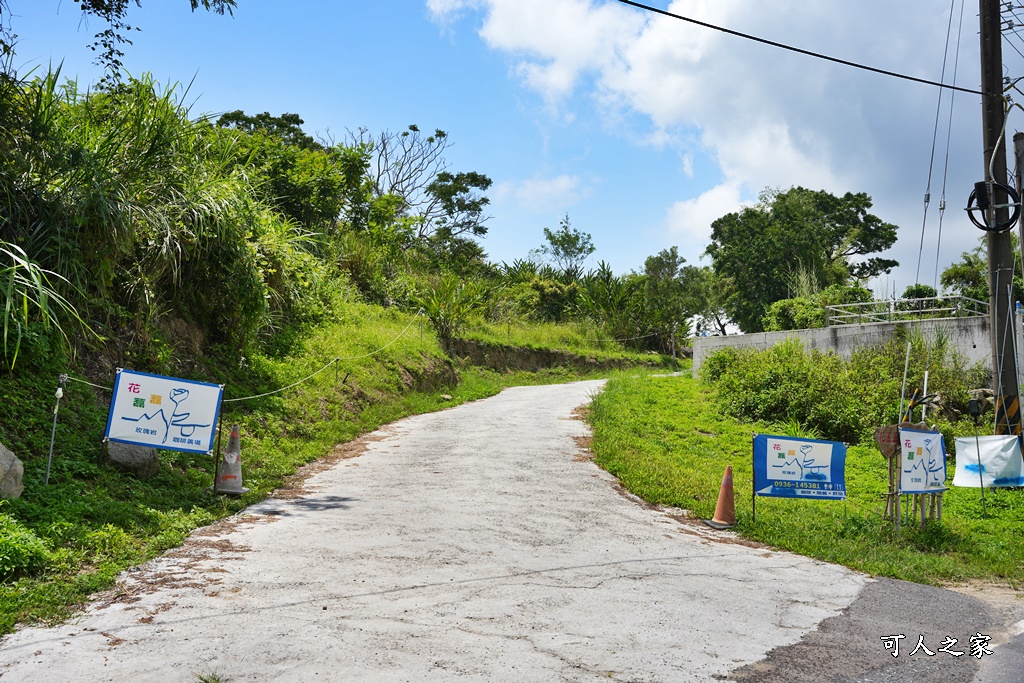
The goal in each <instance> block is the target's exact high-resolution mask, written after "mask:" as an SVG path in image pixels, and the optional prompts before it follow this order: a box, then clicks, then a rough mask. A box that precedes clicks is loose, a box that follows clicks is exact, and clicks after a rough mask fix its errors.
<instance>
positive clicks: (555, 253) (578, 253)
mask: <svg viewBox="0 0 1024 683" xmlns="http://www.w3.org/2000/svg"><path fill="white" fill-rule="evenodd" d="M559 225H560V226H561V227H559V228H558V230H552V229H551V228H544V238H545V239H546V240H547V241H548V243H547V244H545V245H544V246H542V247H541V248H540V249H538V250H537V253H538V254H539V255H541V256H543V257H545V258H547V259H548V260H550V261H551V262H553V263H554V264H555V265H556V266H557V267H558V269H559V270H561V271H562V273H563V274H564V275H567V276H571V275H575V277H573V278H571V279H578V278H579V276H580V275H582V271H583V262H584V261H586V260H587V257H588V256H590V255H591V254H593V253H594V250H595V249H596V247H595V246H594V242H593V240H592V239H591V237H590V234H589V233H586V232H583V231H581V230H577V229H576V228H574V227H572V225H570V224H569V214H565V218H563V219H562V220H561V222H559Z"/></svg>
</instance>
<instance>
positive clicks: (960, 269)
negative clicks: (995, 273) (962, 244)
mask: <svg viewBox="0 0 1024 683" xmlns="http://www.w3.org/2000/svg"><path fill="white" fill-rule="evenodd" d="M1010 240H1011V244H1012V249H1013V262H1014V263H1020V239H1019V238H1018V237H1017V235H1016V233H1011V234H1010ZM987 248H988V247H987V244H986V239H985V236H984V235H982V236H981V237H980V238H979V239H978V246H977V247H975V248H974V249H972V250H971V251H965V252H963V253H962V254H960V260H959V261H958V262H956V263H953V264H951V265H950V266H949V267H948V268H946V269H945V270H944V271H942V275H940V276H939V282H940V283H941V284H942V287H943V288H944V289H946V290H948V291H950V292H951V293H954V294H959V295H961V296H966V297H970V298H971V299H977V300H978V301H985V302H987V301H988V298H989V289H988V256H987V253H986V249H987ZM1013 300H1014V301H1022V300H1024V281H1022V278H1021V274H1020V272H1017V271H1016V270H1015V271H1014V275H1013Z"/></svg>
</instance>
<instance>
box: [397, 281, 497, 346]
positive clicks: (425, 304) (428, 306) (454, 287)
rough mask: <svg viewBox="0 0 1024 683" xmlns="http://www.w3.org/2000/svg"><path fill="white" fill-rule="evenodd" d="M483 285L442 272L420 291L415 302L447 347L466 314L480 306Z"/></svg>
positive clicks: (467, 315)
mask: <svg viewBox="0 0 1024 683" xmlns="http://www.w3.org/2000/svg"><path fill="white" fill-rule="evenodd" d="M485 297H486V289H485V287H484V285H483V284H482V283H480V282H479V281H476V280H464V279H462V278H460V277H458V276H457V275H455V274H453V273H444V274H442V275H441V277H440V278H438V280H437V283H436V284H435V285H434V286H432V287H430V288H428V289H426V290H425V291H422V292H420V293H419V294H418V295H417V296H416V297H415V298H414V302H415V303H416V304H417V305H418V306H419V307H420V308H422V309H423V312H424V313H425V314H426V316H427V318H429V319H430V322H431V323H432V324H433V325H434V330H436V331H437V336H438V339H439V340H440V341H441V344H442V346H444V347H445V348H448V347H449V346H450V345H451V342H452V340H453V339H454V338H455V337H456V336H457V335H458V333H459V330H460V329H461V328H462V326H463V325H465V324H466V322H467V321H468V320H469V318H470V317H471V316H472V315H474V314H475V313H477V312H478V311H480V310H481V308H482V306H483V302H484V299H485Z"/></svg>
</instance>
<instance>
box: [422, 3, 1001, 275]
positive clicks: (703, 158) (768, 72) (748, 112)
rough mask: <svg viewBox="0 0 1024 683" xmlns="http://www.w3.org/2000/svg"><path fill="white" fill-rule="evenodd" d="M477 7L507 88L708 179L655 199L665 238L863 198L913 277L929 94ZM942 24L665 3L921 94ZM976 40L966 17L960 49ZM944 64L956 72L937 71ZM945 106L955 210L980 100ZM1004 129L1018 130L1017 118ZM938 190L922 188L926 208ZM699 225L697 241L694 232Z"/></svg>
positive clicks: (713, 39) (562, 7)
mask: <svg viewBox="0 0 1024 683" xmlns="http://www.w3.org/2000/svg"><path fill="white" fill-rule="evenodd" d="M428 1H429V3H430V6H431V7H437V8H443V7H444V6H446V5H451V6H453V7H456V8H460V9H461V8H465V7H466V6H467V5H468V0H428ZM474 5H475V7H476V8H477V9H478V10H479V11H480V12H482V13H483V24H482V28H481V29H480V36H481V38H482V39H483V40H484V41H485V42H486V43H487V44H488V45H489V46H490V47H492V48H493V49H495V50H499V51H502V52H504V53H506V54H507V55H508V57H509V59H510V61H511V63H512V74H513V77H515V78H517V79H518V80H519V81H520V82H521V83H522V85H523V86H524V87H526V88H529V89H531V90H533V91H535V92H537V93H539V94H540V95H541V96H543V97H544V98H545V99H546V100H547V101H548V102H549V103H551V102H561V103H566V106H569V107H571V106H572V105H573V100H572V98H573V96H575V95H579V94H583V95H585V97H586V99H584V100H580V101H578V102H576V104H575V106H578V107H582V106H594V105H595V104H596V105H597V106H599V107H602V108H605V109H606V110H607V111H608V118H609V119H610V120H616V121H619V120H622V113H623V112H626V113H632V114H633V115H636V114H639V115H641V116H642V117H644V118H645V119H646V120H647V121H649V125H650V129H651V130H650V131H649V132H647V133H646V134H640V135H633V134H632V132H629V133H625V134H626V135H633V137H634V138H635V139H636V140H638V141H640V140H643V141H644V142H646V143H648V144H654V145H670V146H675V147H677V151H678V153H679V154H680V157H681V158H682V159H684V162H683V166H682V170H683V172H684V173H685V174H687V175H688V174H689V173H692V172H694V171H693V169H701V170H703V171H704V172H707V171H706V170H705V169H707V168H709V167H710V168H711V169H713V171H712V172H713V173H714V174H715V176H716V181H717V182H719V185H718V187H716V188H714V189H713V190H710V191H708V192H705V193H704V194H702V195H700V196H699V197H696V198H693V197H689V198H687V197H686V195H685V194H682V195H681V196H680V197H675V198H672V197H667V198H666V203H668V202H670V201H672V200H676V203H675V204H673V205H672V208H671V209H670V210H669V215H670V219H669V220H668V225H670V226H672V231H673V232H670V234H672V235H678V234H685V235H688V236H689V237H692V238H693V239H697V238H699V237H701V233H700V231H701V230H703V229H705V228H706V227H707V226H708V225H710V221H708V220H707V218H708V217H709V216H708V212H718V213H717V215H719V216H720V215H722V214H723V213H726V212H728V211H734V210H736V208H738V206H739V202H740V201H741V200H742V199H744V198H749V197H752V196H754V195H756V194H757V192H758V191H760V190H761V189H763V188H764V187H769V186H770V187H780V188H783V189H785V188H787V187H790V186H792V185H804V186H807V187H811V188H813V189H826V190H829V191H831V192H836V193H843V192H846V191H865V192H867V193H868V194H869V195H871V196H872V197H873V198H874V200H875V208H874V211H875V212H876V213H877V214H878V215H879V216H880V217H882V218H883V219H884V220H890V221H902V223H901V225H902V228H903V230H902V231H901V240H900V242H899V243H898V251H899V253H897V254H896V257H897V258H899V259H900V260H901V261H903V263H904V265H905V266H906V265H908V264H909V265H910V266H911V268H910V270H911V278H912V277H913V263H911V262H912V261H916V258H917V244H918V240H919V236H920V218H919V216H920V213H919V211H920V209H919V207H920V198H921V196H922V195H923V193H924V189H925V188H924V185H925V175H926V171H927V165H928V153H929V147H930V143H931V132H932V125H931V124H932V122H933V121H934V119H935V107H936V98H937V97H938V91H937V90H936V89H935V88H930V87H928V86H923V85H919V84H912V83H907V82H905V81H899V80H895V79H893V78H890V77H887V76H881V75H878V74H871V73H867V72H864V71H859V70H855V69H852V68H850V67H848V66H843V65H839V64H834V63H829V62H825V61H821V60H815V59H813V58H810V57H808V56H805V55H798V54H794V53H791V52H786V51H782V50H779V49H778V48H775V47H771V46H767V45H763V44H758V43H754V42H751V41H747V40H744V39H742V38H739V37H736V36H730V35H726V34H723V33H720V32H715V31H713V30H710V29H707V28H702V27H698V26H695V25H693V24H689V23H686V22H683V21H679V20H676V19H672V18H667V17H663V16H657V15H652V14H650V13H645V12H642V11H639V10H636V9H634V8H629V7H626V6H624V5H621V4H620V3H616V2H612V1H610V0H609V1H606V2H598V1H597V0H561V1H560V2H558V3H552V2H550V1H549V0H474ZM947 10H948V7H936V6H934V5H933V4H932V3H927V2H925V1H924V0H910V1H909V2H905V3H891V2H880V1H878V0H875V1H874V2H872V1H870V0H868V1H866V2H863V3H846V4H842V3H840V4H837V3H835V2H832V1H830V0H776V1H775V2H772V3H764V2H761V1H758V0H732V1H731V2H728V3H724V2H721V1H720V0H673V2H671V3H670V4H669V5H668V11H670V12H674V13H678V14H681V15H685V16H688V17H692V18H694V19H698V20H700V21H705V22H708V23H711V24H716V25H719V26H725V27H728V28H731V29H734V30H737V31H742V32H746V33H750V34H754V35H758V36H761V37H764V38H767V39H769V40H775V41H778V42H781V43H787V44H791V45H795V46H797V47H801V48H804V49H807V50H812V51H816V52H820V53H824V54H829V55H834V56H836V57H839V58H842V59H847V60H850V61H855V62H861V63H865V64H868V65H871V66H877V67H879V68H884V69H889V70H893V71H898V72H904V73H908V74H909V75H913V76H917V77H922V78H927V79H930V80H938V78H939V73H940V67H941V65H942V59H943V48H944V40H945V37H946V29H947V22H948V18H949V16H948V13H947ZM438 11H439V12H440V14H439V16H443V10H441V9H439V10H438ZM953 28H954V30H953V35H954V36H955V35H956V27H955V26H954V27H953ZM975 31H976V26H974V25H972V24H971V21H970V19H965V23H964V36H968V35H975ZM976 52H977V46H976V45H975V44H974V43H973V42H970V41H966V40H965V47H964V48H963V49H962V52H961V55H960V59H959V74H958V80H957V82H958V84H961V85H967V86H973V85H974V84H976V82H977V74H978V67H977V56H976ZM1011 56H1012V55H1011ZM951 65H952V60H950V63H949V64H948V65H947V68H951ZM946 80H947V82H948V81H949V80H950V73H949V72H947V75H946ZM945 102H946V103H947V104H948V102H949V97H948V94H947V98H946V100H945ZM956 105H957V107H958V109H957V110H956V111H957V115H956V117H955V118H954V130H953V134H952V137H951V139H952V142H953V145H954V147H953V149H952V150H951V159H952V163H951V166H950V168H951V172H952V173H953V174H954V175H953V176H952V177H951V178H950V181H949V187H950V200H949V201H950V206H955V205H959V204H960V203H962V200H961V199H956V200H954V199H953V197H954V196H959V194H963V195H964V196H966V193H967V192H968V191H969V187H970V183H972V182H973V181H974V180H977V179H979V178H977V177H974V176H980V174H981V173H982V169H981V162H980V160H981V150H980V144H979V143H978V138H979V134H978V130H977V129H978V128H979V127H980V125H979V124H978V123H977V98H972V97H965V96H962V95H960V96H958V99H957V100H956ZM943 119H945V117H943ZM1014 123H1016V124H1017V125H1018V126H1019V125H1020V124H1019V115H1018V120H1017V121H1011V126H1012V125H1013V124H1014ZM941 153H942V150H941V148H940V154H941ZM687 159H688V161H686V160H687ZM940 164H941V156H940V157H939V160H938V161H937V163H936V165H937V167H938V166H939V165H940ZM964 169H966V170H964ZM700 172H701V171H698V174H699V173H700ZM956 174H959V176H957V175H956ZM939 182H940V180H939V179H938V178H936V179H935V180H934V181H933V183H934V184H933V187H932V193H933V197H934V196H936V195H937V194H938V190H937V186H938V184H939ZM704 186H705V187H706V183H705V184H704ZM954 188H955V189H954ZM681 192H683V191H682V190H681ZM954 193H956V194H955V195H954ZM680 200H681V201H680ZM730 202H731V204H730ZM915 214H916V215H917V216H918V218H916V219H915V218H914V216H915ZM933 214H934V212H933ZM714 217H715V216H711V218H714ZM697 218H699V219H700V220H699V221H697V222H696V223H695V222H693V221H695V220H696V219H697ZM915 222H916V223H917V225H916V226H915V225H914V223H915ZM698 223H699V225H700V226H703V227H695V226H697V225H698ZM975 238H976V235H975V234H973V233H971V232H970V231H960V232H957V233H951V232H950V231H946V232H945V234H944V238H943V239H944V240H945V241H947V245H948V246H947V245H943V252H944V253H950V254H958V253H959V252H960V251H963V250H965V249H968V248H971V247H972V246H973V244H974V240H975ZM956 240H958V242H955V241H956ZM911 243H913V245H912V246H913V248H912V249H911Z"/></svg>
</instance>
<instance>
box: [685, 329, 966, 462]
mask: <svg viewBox="0 0 1024 683" xmlns="http://www.w3.org/2000/svg"><path fill="white" fill-rule="evenodd" d="M907 336H908V335H898V337H897V338H896V339H893V340H892V341H890V342H888V343H887V344H884V345H881V346H873V347H865V348H862V349H857V350H856V351H855V352H854V353H853V356H852V358H851V359H850V360H849V361H844V360H842V359H840V358H838V357H837V356H835V355H833V354H826V353H821V352H819V351H810V352H807V351H805V350H804V348H803V345H802V344H801V343H800V341H799V340H797V339H796V338H790V339H788V340H787V341H785V342H783V343H781V344H778V345H776V346H775V347H773V348H771V349H768V350H766V351H756V350H753V349H739V350H737V349H731V348H730V349H723V350H721V351H718V352H716V353H714V354H712V355H711V356H709V357H708V359H707V360H706V361H705V362H704V364H703V365H702V366H701V373H700V376H701V379H703V380H704V381H705V382H710V383H712V384H714V385H715V388H716V393H717V396H718V402H719V403H720V405H721V406H722V408H723V409H724V411H725V412H726V413H728V414H730V415H732V416H733V417H737V418H740V419H744V420H750V421H755V420H759V421H765V422H774V423H791V424H794V425H798V426H799V427H800V428H801V429H806V430H810V431H813V432H816V433H819V434H821V435H822V436H823V437H825V438H828V439H835V440H839V441H846V442H849V443H857V442H859V441H862V440H865V439H868V438H870V436H871V434H872V433H873V431H874V429H875V428H876V427H879V426H882V425H885V424H891V423H894V422H896V421H897V419H898V413H899V406H900V389H901V388H902V382H903V367H904V363H905V362H906V350H907V341H908V340H907V338H906V337H907ZM909 337H910V339H909V341H910V346H911V354H910V372H909V373H908V377H907V395H908V396H909V395H910V394H911V393H912V392H913V389H914V388H920V387H922V385H923V381H924V371H925V370H926V369H927V370H928V372H929V378H928V392H929V393H939V394H941V396H942V410H943V412H944V420H945V421H948V420H949V419H953V420H955V419H957V418H958V417H959V415H960V414H962V413H963V412H964V411H965V410H966V407H967V401H968V400H969V393H968V392H969V389H970V388H972V387H975V386H983V385H984V384H985V370H984V369H982V368H979V367H974V368H971V367H968V366H967V364H966V362H965V361H964V360H963V358H962V357H960V356H959V355H958V354H957V353H955V352H954V351H953V350H952V348H951V347H950V345H949V339H950V337H949V335H947V334H943V333H939V334H937V335H936V336H935V337H934V338H933V339H930V340H928V339H925V338H924V337H922V336H921V335H915V334H910V335H909ZM938 417H939V416H938V415H935V414H931V415H930V416H929V420H935V419H936V418H938ZM947 441H949V439H947Z"/></svg>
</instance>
